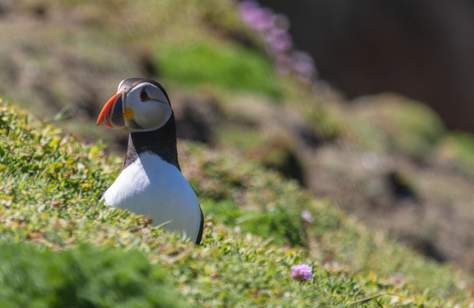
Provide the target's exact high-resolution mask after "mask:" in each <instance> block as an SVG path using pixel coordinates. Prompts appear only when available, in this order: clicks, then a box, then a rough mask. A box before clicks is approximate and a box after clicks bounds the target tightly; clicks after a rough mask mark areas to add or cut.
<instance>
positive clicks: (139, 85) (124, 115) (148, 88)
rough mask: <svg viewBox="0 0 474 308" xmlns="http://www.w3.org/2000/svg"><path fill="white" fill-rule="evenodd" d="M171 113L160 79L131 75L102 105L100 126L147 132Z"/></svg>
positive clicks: (158, 126)
mask: <svg viewBox="0 0 474 308" xmlns="http://www.w3.org/2000/svg"><path fill="white" fill-rule="evenodd" d="M172 115H173V110H172V109H171V105H170V102H169V99H168V95H167V94H166V92H165V90H164V89H163V87H162V86H161V85H160V84H159V83H158V82H156V81H153V80H146V79H143V78H128V79H125V80H122V81H121V82H120V84H119V86H118V89H117V93H115V94H114V95H113V96H112V97H111V98H110V99H109V100H108V101H107V103H105V105H104V107H102V110H101V111H100V113H99V116H98V118H97V125H101V124H105V126H107V127H126V128H127V129H128V130H130V131H132V132H147V131H152V130H157V129H159V128H161V127H162V126H164V125H165V124H166V122H168V120H169V119H170V118H171V116H172Z"/></svg>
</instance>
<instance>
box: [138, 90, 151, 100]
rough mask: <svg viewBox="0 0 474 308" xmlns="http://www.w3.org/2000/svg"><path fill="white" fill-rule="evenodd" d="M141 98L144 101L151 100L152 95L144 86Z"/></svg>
mask: <svg viewBox="0 0 474 308" xmlns="http://www.w3.org/2000/svg"><path fill="white" fill-rule="evenodd" d="M140 100H141V101H142V102H146V101H149V100H151V98H150V96H149V95H148V93H146V88H143V89H142V91H141V92H140Z"/></svg>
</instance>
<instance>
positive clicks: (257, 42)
mask: <svg viewBox="0 0 474 308" xmlns="http://www.w3.org/2000/svg"><path fill="white" fill-rule="evenodd" d="M473 37H474V2H473V1H470V0H453V1H449V2H448V1H444V2H442V1H438V2H433V1H429V0H400V1H396V2H394V1H388V0H387V1H380V0H379V1H375V0H359V1H349V0H299V1H283V0H272V1H261V2H256V1H241V2H238V1H232V0H156V1H152V0H137V1H125V0H103V1H92V0H82V1H80V0H0V38H1V44H0V96H1V97H3V98H4V99H7V100H10V101H13V102H15V103H17V104H18V105H21V106H22V107H23V108H26V109H28V110H30V111H31V112H32V113H34V114H36V115H37V116H38V117H40V118H41V119H42V120H43V121H45V122H49V123H52V124H54V125H59V126H61V127H64V128H65V129H67V130H68V132H70V133H72V134H74V135H76V136H77V137H78V138H81V139H83V140H85V141H87V142H97V141H98V140H102V141H104V142H105V143H107V144H108V148H109V149H110V151H114V152H117V153H121V150H122V149H123V148H124V146H125V142H126V140H127V135H126V133H125V132H124V131H121V130H106V129H104V128H98V127H96V125H95V118H96V116H97V113H98V110H99V108H100V106H101V105H102V103H103V102H104V101H105V100H106V99H107V98H108V97H110V95H111V94H113V93H114V92H115V90H116V87H117V85H118V83H119V82H120V81H121V80H122V79H124V78H127V77H133V76H144V77H149V78H154V79H157V80H159V81H160V82H162V83H164V84H165V86H166V87H167V89H168V91H169V94H170V96H171V99H172V103H173V107H174V110H175V113H176V116H177V121H178V135H179V137H180V138H183V139H188V140H192V141H195V142H200V143H204V144H206V145H207V146H209V147H211V148H226V149H228V150H230V151H234V152H236V153H237V154H238V155H241V156H243V157H246V158H248V159H251V160H254V161H257V162H259V163H260V164H261V165H263V166H265V167H267V168H270V169H273V170H276V171H278V172H279V173H281V174H282V175H283V176H285V177H288V178H291V179H293V180H295V181H297V182H298V183H299V184H300V185H302V186H304V187H306V188H307V189H308V190H310V191H312V192H314V193H315V194H316V195H317V196H319V197H326V198H328V199H329V200H332V201H333V202H334V204H335V206H339V207H341V208H343V209H344V210H346V211H347V212H349V213H351V214H353V215H355V216H356V217H358V219H360V220H362V221H365V222H366V223H367V224H368V225H369V227H370V228H374V229H384V230H386V231H388V232H389V233H390V234H391V235H392V236H393V237H394V238H395V239H397V240H399V241H401V242H403V243H406V244H407V245H409V246H411V247H413V248H415V249H417V250H418V251H419V252H420V253H422V254H424V255H426V256H427V257H429V258H432V259H434V260H437V261H439V262H454V263H456V264H457V265H459V266H460V267H462V268H464V269H465V270H468V271H474V231H473V227H472V226H473V225H474V198H473V197H474V192H473V190H474V137H473V135H472V134H471V133H472V132H474V121H473V120H474V104H473V103H474V87H473V86H472V85H473V83H474V58H473V56H472V55H473V54H474V40H473V39H472V38H473ZM182 165H183V167H184V168H186V162H182Z"/></svg>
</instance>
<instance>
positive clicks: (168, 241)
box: [0, 102, 472, 307]
mask: <svg viewBox="0 0 474 308" xmlns="http://www.w3.org/2000/svg"><path fill="white" fill-rule="evenodd" d="M0 104H1V105H0V134H1V136H5V137H6V138H4V137H2V138H0V175H1V177H2V181H1V182H0V239H3V240H4V241H8V242H10V243H17V244H12V245H20V244H21V243H24V242H32V243H34V244H35V245H36V246H40V247H46V248H47V249H49V250H48V251H47V252H43V250H41V251H38V250H36V249H35V248H18V249H19V250H22V249H25V250H24V251H26V252H24V253H31V254H32V255H38V256H39V257H38V259H42V261H38V262H44V264H42V263H41V264H42V265H41V268H45V267H48V266H51V267H52V268H55V266H56V265H54V264H51V265H48V263H49V260H50V261H51V263H59V264H60V265H59V267H61V266H69V264H72V266H71V267H80V268H81V269H82V270H80V271H77V272H71V277H69V278H67V279H66V278H64V277H63V278H64V279H65V280H62V281H63V282H64V283H65V284H66V285H68V288H70V290H72V291H71V296H72V297H71V298H82V297H80V296H82V295H81V294H83V293H82V291H81V290H82V288H83V287H84V288H87V286H88V285H95V284H96V283H97V284H100V285H101V286H102V287H103V288H104V289H97V290H96V289H95V288H94V290H95V291H97V292H99V293H96V294H102V293H100V292H110V294H115V295H113V296H117V297H115V298H119V297H120V298H129V299H130V300H132V299H133V297H132V296H133V295H134V294H131V293H129V292H128V290H129V288H126V290H124V289H121V286H120V285H117V284H114V283H113V282H114V281H115V279H112V280H107V279H109V278H110V276H108V275H109V274H110V275H111V276H112V277H116V276H114V275H121V271H122V270H123V271H125V272H126V276H127V279H128V278H130V277H131V278H130V280H127V279H125V282H124V283H125V284H127V283H130V282H131V281H135V280H134V279H138V280H139V281H141V282H140V283H142V285H147V286H148V287H149V288H147V287H144V288H143V290H142V293H135V295H137V294H138V295H137V296H138V297H139V298H138V299H136V300H137V301H147V296H148V295H147V294H149V293H148V292H151V291H152V290H154V288H158V287H159V288H162V286H168V287H165V289H162V290H163V292H164V294H173V292H174V291H173V290H172V288H173V287H174V288H176V290H177V292H179V293H180V296H179V298H181V299H182V300H183V301H184V302H185V303H186V304H187V305H198V306H202V305H204V306H207V307H211V306H216V305H219V306H222V305H227V306H241V307H248V306H255V305H266V306H287V307H299V306H317V305H319V306H329V305H339V306H342V305H349V304H352V303H363V304H365V305H367V306H377V305H386V304H388V303H389V302H391V301H392V302H393V303H398V304H401V303H408V304H409V305H410V304H411V305H415V304H418V305H421V304H425V305H427V306H436V305H438V306H453V305H454V304H456V303H460V304H465V305H467V304H468V303H469V302H470V301H471V300H472V299H470V294H469V291H468V289H467V288H468V287H469V284H470V283H471V282H470V280H469V278H467V277H466V276H464V275H462V274H461V273H459V272H457V271H456V270H453V269H452V268H451V267H448V266H440V265H438V264H435V263H432V262H428V261H426V260H424V259H423V258H421V257H419V256H418V255H416V254H415V253H413V252H411V251H409V250H407V249H405V248H403V247H401V246H398V245H396V244H394V243H392V242H391V241H390V240H388V239H386V238H384V236H383V235H377V234H373V233H372V232H370V231H369V230H367V229H366V228H364V227H363V226H361V225H360V224H359V223H357V222H355V221H352V220H351V219H349V218H347V217H346V216H345V215H343V214H342V213H341V212H340V211H339V210H337V209H335V208H334V207H333V206H331V205H330V204H329V203H327V202H321V201H317V200H314V199H313V198H312V197H311V196H310V195H309V194H308V193H306V192H304V191H302V190H301V189H300V188H299V187H298V186H297V185H296V184H294V183H292V182H288V181H285V180H283V179H282V178H281V177H279V176H277V175H276V174H275V173H271V172H267V171H264V170H263V169H262V168H260V167H258V166H256V165H254V164H253V163H251V162H250V163H249V162H244V161H242V160H240V159H239V158H238V157H235V156H232V155H230V154H228V153H225V152H224V153H221V152H216V151H210V150H207V149H205V148H203V147H201V146H196V145H189V144H181V146H180V147H181V149H182V151H181V152H182V153H181V162H182V166H183V168H184V169H185V170H186V173H187V176H188V177H189V178H190V179H191V181H192V183H193V185H194V186H195V188H196V190H197V191H198V193H199V195H200V198H201V200H202V203H203V207H204V209H205V210H206V217H207V224H206V229H205V233H204V240H203V245H202V246H199V247H196V246H194V245H193V244H192V243H190V242H188V241H184V240H182V239H180V238H179V237H178V236H176V235H173V234H169V233H166V232H163V231H162V230H160V229H157V228H154V227H152V226H150V225H149V221H148V220H147V219H146V218H144V217H139V216H135V215H132V214H130V213H128V212H125V211H121V210H116V209H111V208H107V207H105V206H104V205H102V204H99V203H98V202H97V200H98V196H99V195H100V193H102V192H103V191H104V190H105V189H106V187H107V186H108V185H109V184H110V183H111V182H112V180H113V178H114V176H115V175H116V173H117V172H118V170H119V168H120V164H121V162H120V159H117V158H115V157H113V156H108V155H105V154H104V153H103V152H102V147H101V146H100V145H90V146H85V145H83V144H81V143H78V142H77V141H76V140H74V139H73V138H71V137H69V136H64V135H63V134H62V132H61V131H60V130H58V129H57V128H55V127H52V126H49V125H44V124H41V123H38V122H37V121H35V120H33V119H32V118H31V117H29V116H28V115H25V114H24V113H23V112H21V111H19V110H15V109H14V108H12V107H10V106H8V105H7V104H6V103H4V102H3V103H0ZM303 210H306V211H309V212H310V213H311V214H312V216H313V221H312V222H303V221H302V220H301V218H300V217H301V213H302V211H303ZM21 245H23V244H21ZM83 245H86V246H83ZM91 245H92V246H100V247H99V248H93V247H92V246H91ZM77 246H80V248H74V247H77ZM11 249H17V248H11ZM71 249H72V250H71ZM51 250H54V251H63V250H64V251H65V252H64V253H58V252H50V251H51ZM130 250H132V251H131V252H129V251H130ZM137 251H139V252H140V253H142V254H144V255H145V256H146V257H147V259H148V260H149V262H150V263H151V264H152V265H147V262H146V260H145V259H142V257H141V256H140V253H138V252H137ZM21 254H22V253H20V252H19V255H21ZM43 254H44V255H43ZM88 254H90V255H89V256H90V257H89V258H86V257H85V256H87V255H88ZM98 254H100V255H103V258H104V259H100V258H99V257H97V258H96V257H95V256H97V255H98ZM41 255H43V257H41ZM53 255H54V257H53ZM44 256H47V257H44ZM82 256H83V257H82ZM122 257H123V260H122ZM91 258H92V259H94V260H95V261H94V262H91V263H88V262H87V261H86V259H91ZM83 259H84V260H83ZM61 260H62V261H61ZM101 260H102V261H101ZM107 260H109V261H107ZM126 260H129V262H125V261H126ZM137 260H143V265H140V266H139V265H137V262H138V261H137ZM8 262H10V261H7V258H0V268H7V269H8V270H12V269H13V268H14V266H16V265H14V264H10V265H9V263H8ZM63 262H64V263H63ZM68 262H69V263H68ZM82 262H83V263H82ZM101 262H110V264H109V265H108V266H107V268H109V269H110V272H108V273H101V272H100V269H101V268H104V267H105V266H103V265H102V264H103V263H101ZM300 262H306V263H308V264H310V265H311V266H312V267H313V271H314V277H313V279H312V280H311V281H307V282H305V283H301V282H298V281H294V280H292V279H291V278H290V275H289V274H290V267H291V266H292V265H294V264H297V263H300ZM139 263H140V264H141V262H139ZM38 264H40V263H38ZM61 264H63V265H61ZM64 264H66V265H64ZM81 264H82V265H81ZM141 266H143V267H141ZM37 267H39V265H37V264H35V263H31V264H30V263H28V262H25V266H24V270H25V273H26V274H25V277H26V278H24V279H30V275H29V274H28V273H32V275H33V273H34V272H37V270H36V268H37ZM57 271H59V272H61V269H58V270H57ZM90 271H93V272H94V273H95V272H97V273H98V274H97V279H98V280H95V278H94V277H93V276H87V275H88V274H87V273H89V272H90ZM155 273H158V274H156V275H158V277H157V276H154V275H155ZM63 274H64V272H63ZM63 274H58V275H59V277H61V275H63ZM102 274H103V275H105V277H107V279H106V281H105V282H102V280H100V279H101V278H100V277H102ZM38 277H42V276H38ZM43 278H44V277H43ZM43 278H38V279H41V281H43V282H42V283H41V284H40V285H39V286H36V287H38V288H40V289H41V290H44V288H45V289H48V290H49V289H52V290H54V288H55V284H54V283H55V282H53V281H50V280H48V279H47V278H44V279H43ZM63 278H61V279H63ZM31 279H34V277H31ZM61 279H60V280H61ZM68 279H69V280H68ZM80 279H84V280H80ZM79 281H86V282H84V285H83V286H81V285H76V284H79V283H78V282H79ZM107 281H108V282H107ZM107 283H110V284H107ZM169 285H171V286H169ZM4 287H5V288H6V289H8V288H14V287H15V284H14V283H13V282H7V283H6V284H5V286H4ZM97 288H99V287H97ZM167 290H168V291H167ZM32 292H33V291H32ZM91 296H92V295H91ZM94 296H95V295H94ZM113 296H112V297H113ZM160 298H161V297H160ZM164 298H167V297H166V296H165V297H164ZM98 300H99V299H98ZM104 300H105V299H104ZM133 300H135V299H133ZM15 303H18V304H20V301H19V300H17V301H16V302H15ZM94 303H95V304H96V305H97V306H100V305H101V303H100V302H94ZM108 303H109V302H104V304H102V306H110V304H108ZM110 303H111V302H110ZM178 304H179V303H178Z"/></svg>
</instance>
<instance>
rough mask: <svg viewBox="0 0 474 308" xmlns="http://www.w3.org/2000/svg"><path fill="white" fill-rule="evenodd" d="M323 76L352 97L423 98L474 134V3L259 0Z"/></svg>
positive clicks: (455, 0)
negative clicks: (283, 18)
mask: <svg viewBox="0 0 474 308" xmlns="http://www.w3.org/2000/svg"><path fill="white" fill-rule="evenodd" d="M262 3H265V5H267V6H269V7H272V8H274V9H275V10H277V11H279V12H282V13H284V14H286V15H288V16H289V18H290V20H291V32H292V34H293V37H294V39H295V41H296V43H297V45H299V47H301V48H302V49H305V50H307V51H309V52H310V53H311V54H312V55H313V56H314V58H315V60H316V64H317V66H318V68H319V72H320V76H321V77H322V78H323V79H325V80H329V81H330V82H331V83H332V84H334V85H335V86H336V87H339V88H340V89H342V90H343V91H344V92H345V93H347V94H348V95H349V96H358V95H361V94H368V93H378V92H383V91H387V90H388V91H394V92H399V93H402V94H404V95H407V96H410V97H413V98H416V99H419V100H422V101H424V102H427V103H428V104H429V105H430V106H431V107H432V108H434V109H435V110H436V111H437V112H438V113H439V114H440V115H441V116H442V118H443V119H444V121H445V122H446V123H447V125H448V126H449V127H451V128H456V129H464V130H469V131H474V121H473V120H472V119H473V116H474V104H473V102H474V87H473V86H472V84H473V83H474V57H473V56H472V55H473V53H474V39H472V38H473V37H474V2H473V1H472V0H453V1H431V0H400V1H388V0H387V1H380V0H361V1H351V0H336V1H334V0H299V1H284V0H271V1H270V0H264V1H262Z"/></svg>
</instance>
